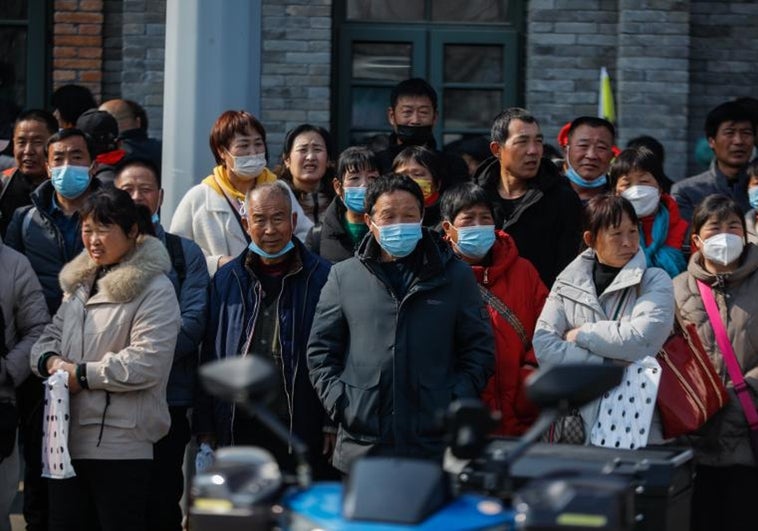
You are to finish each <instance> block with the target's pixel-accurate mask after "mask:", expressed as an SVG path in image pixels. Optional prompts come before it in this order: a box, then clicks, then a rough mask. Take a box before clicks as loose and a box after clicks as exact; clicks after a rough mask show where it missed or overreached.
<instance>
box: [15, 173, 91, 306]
mask: <svg viewBox="0 0 758 531" xmlns="http://www.w3.org/2000/svg"><path fill="white" fill-rule="evenodd" d="M99 186H100V181H98V180H97V179H94V178H93V179H92V183H91V184H90V193H91V192H92V191H94V190H95V189H97V188H98V187H99ZM54 193H55V190H54V188H53V184H52V182H50V181H49V180H48V181H45V182H43V183H42V184H41V185H39V186H38V187H37V189H36V190H34V192H32V195H31V199H32V204H31V205H27V206H26V207H22V208H19V209H18V210H16V212H15V213H14V214H13V219H12V220H11V224H10V226H9V227H8V232H7V233H6V237H5V243H7V244H8V246H9V247H13V248H14V249H16V250H17V251H18V252H20V253H22V254H24V255H26V257H27V258H28V259H29V262H31V264H32V269H34V272H35V273H37V278H38V279H39V283H40V284H42V291H43V293H44V294H45V301H46V302H47V308H48V310H49V311H50V315H54V314H55V312H57V311H58V307H59V306H60V305H61V300H62V299H63V291H62V290H61V287H60V284H59V283H58V274H59V273H60V272H61V269H63V266H64V265H66V264H67V263H68V262H70V261H71V260H73V259H74V258H75V257H76V256H77V255H78V254H79V253H80V252H81V251H82V249H84V245H83V244H82V239H81V238H80V237H77V238H76V239H75V241H74V248H73V252H70V251H67V250H66V245H65V240H64V236H63V233H61V231H60V229H58V227H57V226H56V224H55V222H54V221H53V218H52V216H51V215H50V213H49V212H50V207H51V205H52V202H53V194H54ZM74 215H75V216H78V214H74ZM78 226H79V227H81V220H80V221H79V224H78ZM77 230H78V229H77Z"/></svg>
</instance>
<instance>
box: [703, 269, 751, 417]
mask: <svg viewBox="0 0 758 531" xmlns="http://www.w3.org/2000/svg"><path fill="white" fill-rule="evenodd" d="M697 287H698V290H700V296H701V297H702V298H703V305H704V306H705V311H706V312H707V313H708V319H709V320H710V321H711V326H712V327H713V333H714V334H715V335H716V343H717V344H718V346H719V350H720V351H721V356H722V357H723V358H724V363H726V370H727V371H728V372H729V378H730V379H731V380H732V384H733V385H734V391H735V392H736V393H737V398H739V400H740V405H741V406H742V411H743V412H744V413H745V418H746V419H747V422H748V424H749V425H750V429H751V430H752V431H756V430H758V412H757V411H756V410H755V404H754V403H753V398H752V397H751V395H750V392H749V390H748V384H747V383H746V382H745V378H744V377H743V376H742V370H741V369H740V364H739V362H738V361H737V355H736V354H735V353H734V347H732V343H731V341H729V336H728V335H727V333H726V327H725V326H724V321H723V320H722V319H721V314H720V313H719V309H718V306H717V305H716V298H715V297H714V296H713V290H712V289H711V287H710V286H708V285H707V284H706V283H705V282H702V281H700V280H698V281H697Z"/></svg>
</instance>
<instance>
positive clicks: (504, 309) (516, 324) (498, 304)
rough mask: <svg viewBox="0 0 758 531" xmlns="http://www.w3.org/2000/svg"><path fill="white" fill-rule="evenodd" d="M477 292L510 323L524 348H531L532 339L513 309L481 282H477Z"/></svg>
mask: <svg viewBox="0 0 758 531" xmlns="http://www.w3.org/2000/svg"><path fill="white" fill-rule="evenodd" d="M479 293H481V294H482V298H483V299H484V302H486V303H487V304H489V305H490V306H492V307H493V308H494V309H495V311H496V312H497V313H498V314H500V317H502V318H503V319H505V320H506V321H507V322H508V324H509V325H511V327H512V328H513V329H514V330H515V331H516V334H518V336H519V339H521V343H523V345H524V348H525V349H526V350H529V349H530V348H532V341H531V340H530V339H529V334H527V333H526V330H525V329H524V325H522V324H521V321H519V319H518V317H516V314H515V313H513V311H512V310H511V309H510V308H508V306H506V305H505V304H504V303H503V301H501V300H500V299H498V298H497V297H495V295H494V294H493V293H492V292H491V291H490V290H488V289H487V288H485V287H484V286H482V285H481V284H479Z"/></svg>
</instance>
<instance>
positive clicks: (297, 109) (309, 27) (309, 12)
mask: <svg viewBox="0 0 758 531" xmlns="http://www.w3.org/2000/svg"><path fill="white" fill-rule="evenodd" d="M262 32H263V35H262V48H263V58H262V61H261V64H262V71H261V116H260V117H259V118H260V119H261V122H262V123H263V125H264V126H265V127H266V136H267V141H268V148H269V153H270V165H271V166H272V167H273V166H275V165H276V163H278V161H279V157H280V155H281V151H282V142H283V140H284V135H285V133H286V132H287V131H288V130H289V129H291V128H293V127H295V126H297V125H299V124H301V123H304V122H308V123H312V124H314V125H320V126H322V127H326V128H329V121H330V98H331V80H330V75H331V52H332V0H263V23H262Z"/></svg>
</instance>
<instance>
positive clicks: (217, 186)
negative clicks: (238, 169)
mask: <svg viewBox="0 0 758 531" xmlns="http://www.w3.org/2000/svg"><path fill="white" fill-rule="evenodd" d="M274 181H276V175H274V172H272V171H271V170H269V169H268V168H263V173H261V174H260V175H259V176H258V177H256V178H255V185H256V186H257V185H259V184H264V183H272V182H274ZM203 184H205V185H207V186H210V187H211V188H212V189H213V190H215V191H216V192H217V193H218V194H219V195H226V196H227V197H229V198H231V199H236V200H237V201H239V202H242V201H244V200H245V194H243V193H242V192H240V191H239V190H237V189H236V188H235V187H234V185H233V184H232V182H231V181H230V180H229V174H228V173H227V171H226V168H225V167H224V166H221V165H218V166H216V167H215V168H213V174H212V175H209V176H208V177H206V178H205V179H203Z"/></svg>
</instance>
